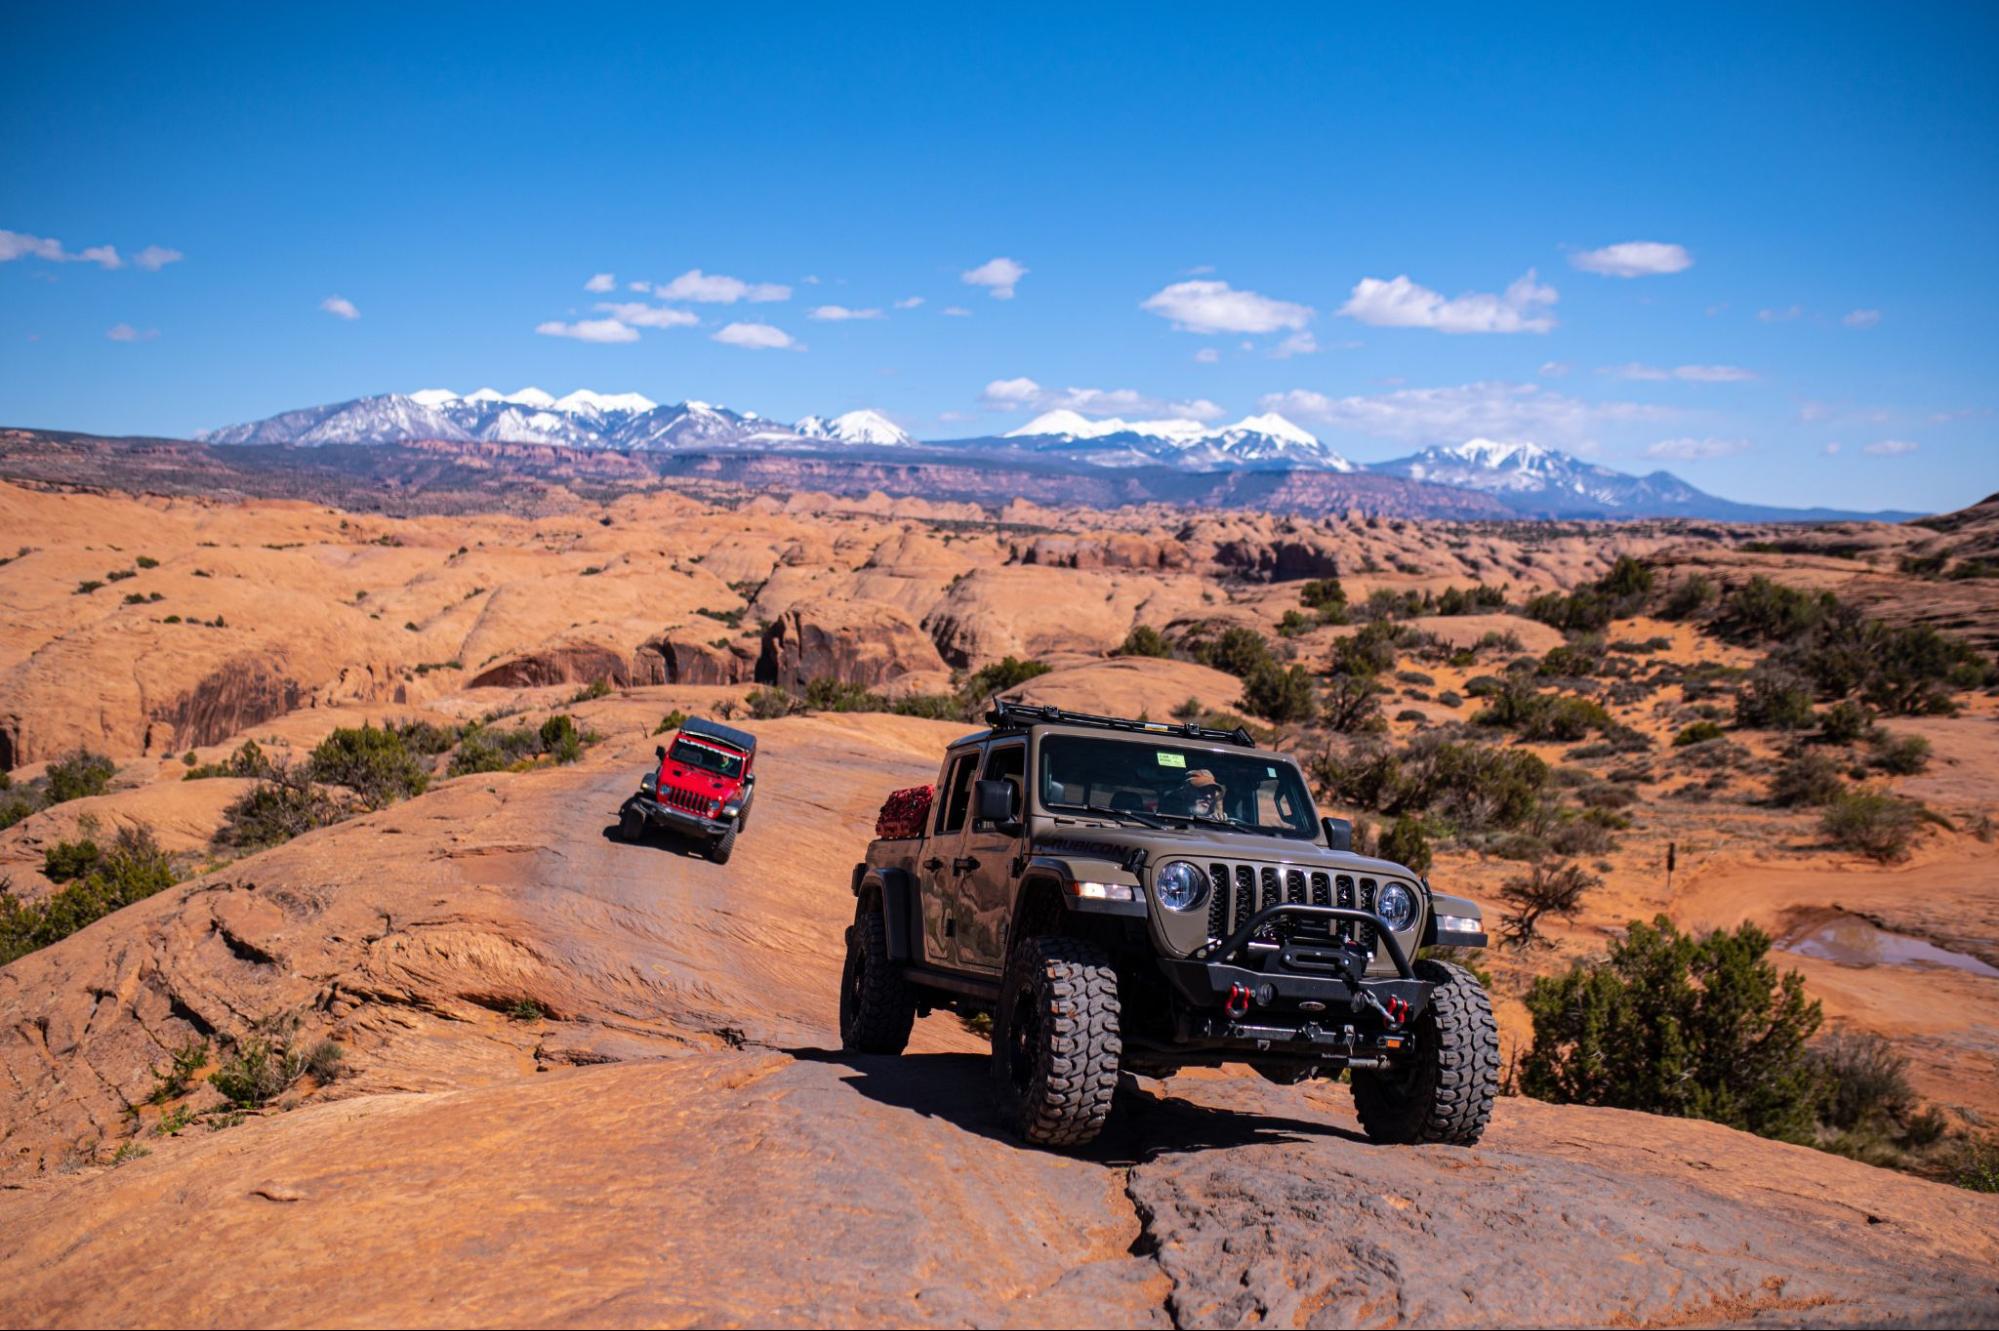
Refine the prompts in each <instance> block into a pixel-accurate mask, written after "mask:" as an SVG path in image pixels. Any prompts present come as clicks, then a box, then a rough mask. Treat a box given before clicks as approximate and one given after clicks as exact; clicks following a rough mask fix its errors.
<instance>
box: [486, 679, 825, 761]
mask: <svg viewBox="0 0 1999 1331" xmlns="http://www.w3.org/2000/svg"><path fill="white" fill-rule="evenodd" d="M782 696H786V697H789V695H782ZM599 738H601V737H600V736H599V735H597V734H596V733H595V732H594V731H584V730H578V729H577V728H576V722H575V721H574V720H572V719H571V718H570V717H568V716H566V715H557V716H551V717H549V718H548V719H547V720H545V721H543V722H542V723H541V724H540V725H539V726H530V725H526V724H521V725H516V726H513V727H511V728H509V729H505V730H502V729H498V728H496V727H493V726H490V725H485V724H479V725H473V726H469V727H467V728H466V730H465V733H464V736H463V737H462V738H461V739H460V740H459V741H458V749H457V751H456V752H455V753H453V754H452V755H451V764H450V766H449V768H447V769H446V770H447V774H448V775H451V776H465V775H467V774H468V773H473V772H504V771H508V770H510V769H520V768H525V767H528V766H532V765H533V764H535V763H537V762H539V761H540V760H542V759H543V758H548V759H552V760H553V761H554V762H556V763H558V764H561V763H573V762H575V761H576V760H577V759H578V758H580V757H582V756H583V750H584V748H585V747H586V746H588V745H591V744H595V743H596V742H597V741H598V739H599Z"/></svg>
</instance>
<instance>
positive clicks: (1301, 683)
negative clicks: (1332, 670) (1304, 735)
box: [1242, 661, 1318, 725]
mask: <svg viewBox="0 0 1999 1331" xmlns="http://www.w3.org/2000/svg"><path fill="white" fill-rule="evenodd" d="M1315 692H1316V691H1315V690H1314V689H1313V687H1312V676H1311V675H1310V674H1308V673H1306V671H1305V668H1304V667H1303V666H1295V665H1294V666H1292V667H1291V668H1290V669H1288V670H1287V669H1284V668H1282V667H1280V666H1278V665H1277V663H1276V662H1274V661H1267V662H1265V663H1264V664H1263V665H1260V666H1258V667H1257V668H1256V669H1255V670H1252V671H1251V672H1250V673H1249V676H1248V677H1247V678H1245V679H1244V680H1243V683H1242V702H1243V706H1244V707H1247V708H1248V709H1249V711H1250V713H1251V714H1252V715H1254V716H1260V717H1262V718H1263V719H1264V720H1266V721H1274V722H1276V723H1278V724H1279V725H1282V724H1284V723H1286V722H1291V721H1305V720H1309V719H1310V718H1311V717H1312V715H1313V713H1314V712H1316V711H1317V710H1318V702H1317V699H1316V697H1315Z"/></svg>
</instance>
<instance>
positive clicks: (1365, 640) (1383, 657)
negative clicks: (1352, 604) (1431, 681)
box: [1333, 620, 1409, 675]
mask: <svg viewBox="0 0 1999 1331" xmlns="http://www.w3.org/2000/svg"><path fill="white" fill-rule="evenodd" d="M1408 633H1409V629H1408V627H1407V626H1406V625H1402V624H1395V623H1391V622H1388V621H1386V620H1382V621H1377V622H1375V623H1373V624H1367V625H1363V626H1362V627H1361V629H1360V630H1359V631H1358V632H1355V633H1349V634H1348V635H1347V636H1346V637H1344V638H1339V639H1337V640H1335V641H1334V643H1333V672H1334V673H1335V674H1342V675H1379V674H1381V673H1383V672H1384V671H1389V670H1393V669H1395V658H1396V648H1397V647H1398V646H1399V645H1400V644H1401V642H1402V641H1403V639H1404V638H1405V637H1406V635H1407V634H1408Z"/></svg>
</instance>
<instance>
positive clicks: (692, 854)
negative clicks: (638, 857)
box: [598, 823, 707, 860]
mask: <svg viewBox="0 0 1999 1331" xmlns="http://www.w3.org/2000/svg"><path fill="white" fill-rule="evenodd" d="M598 835H600V836H602V837H603V838H604V840H606V841H608V842H610V843H611V844H612V845H614V846H630V847H632V848H633V849H635V850H661V851H665V852H667V853H668V854H671V855H678V856H679V857H680V858H681V859H683V860H703V859H706V858H707V856H705V855H703V854H702V853H701V849H700V847H699V846H698V845H697V844H696V843H694V842H692V841H689V840H688V839H687V838H685V837H681V836H676V835H674V834H673V833H672V832H658V831H654V830H653V829H652V828H650V827H649V828H647V829H646V830H645V832H644V834H643V835H641V836H640V837H639V839H638V840H637V841H627V840H625V839H624V838H623V837H622V836H620V835H618V825H617V824H616V823H611V824H610V825H608V826H606V827H605V828H604V829H603V831H602V832H600V833H599V834H598Z"/></svg>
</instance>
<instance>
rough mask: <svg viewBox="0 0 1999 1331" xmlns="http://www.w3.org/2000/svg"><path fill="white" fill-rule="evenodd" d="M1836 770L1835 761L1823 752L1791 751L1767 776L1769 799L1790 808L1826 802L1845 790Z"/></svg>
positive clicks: (1828, 802) (1837, 767) (1834, 798)
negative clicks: (1768, 776)
mask: <svg viewBox="0 0 1999 1331" xmlns="http://www.w3.org/2000/svg"><path fill="white" fill-rule="evenodd" d="M1839 770H1840V769H1839V764H1838V763H1836V762H1834V761H1833V760H1832V759H1830V758H1828V757H1826V756H1825V755H1824V754H1821V753H1809V752H1806V751H1804V750H1799V751H1797V752H1795V753H1792V754H1791V755H1790V756H1789V757H1788V758H1786V759H1785V760H1784V765H1783V766H1782V767H1779V768H1778V769H1777V775H1776V776H1774V777H1773V778H1771V781H1770V802H1771V803H1772V804H1776V805H1781V806H1783V807H1784V808H1792V809H1794V808H1800V807H1805V806H1812V807H1816V806H1819V805H1824V804H1830V803H1832V802H1833V801H1834V800H1836V799H1838V798H1839V797H1840V795H1841V794H1842V793H1844V792H1845V790H1846V782H1845V781H1844V780H1842V779H1841V777H1840V774H1839Z"/></svg>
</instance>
